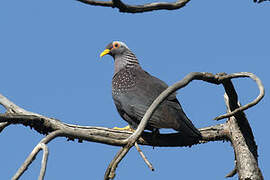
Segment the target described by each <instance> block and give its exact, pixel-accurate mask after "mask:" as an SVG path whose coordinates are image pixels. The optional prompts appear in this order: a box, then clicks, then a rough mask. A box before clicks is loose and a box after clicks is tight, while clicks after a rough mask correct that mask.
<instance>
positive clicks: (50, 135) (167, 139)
mask: <svg viewBox="0 0 270 180" xmlns="http://www.w3.org/2000/svg"><path fill="white" fill-rule="evenodd" d="M239 77H249V78H252V79H253V80H255V82H256V83H257V86H258V87H259V90H260V94H259V96H258V97H257V98H256V99H255V100H254V101H252V102H251V103H249V104H247V105H244V106H242V107H241V106H239V105H237V106H236V105H235V102H238V98H237V94H236V92H235V90H234V87H233V85H232V83H231V81H230V80H231V79H232V78H239ZM193 80H202V81H205V82H208V83H212V84H217V85H218V84H223V86H224V88H225V92H226V94H227V95H228V97H229V105H230V106H229V107H230V111H228V113H227V114H226V115H225V116H224V115H223V116H222V118H224V117H230V119H229V120H228V122H226V123H223V124H219V125H215V126H211V127H205V128H201V129H199V130H200V132H201V134H202V139H201V140H200V141H198V140H197V139H196V140H195V139H188V138H186V137H183V136H182V134H181V133H171V134H157V135H154V137H153V134H152V133H148V132H144V128H145V126H146V124H147V121H148V119H149V118H151V115H152V114H153V113H154V111H155V109H156V108H157V107H158V105H159V104H160V103H162V101H163V100H165V99H166V98H167V97H168V96H169V95H170V94H171V93H173V92H175V91H176V90H178V89H180V88H183V87H185V86H186V85H188V84H189V83H190V82H191V81H193ZM263 96H264V87H263V84H262V83H261V81H260V80H259V78H257V77H256V76H255V75H254V74H252V73H244V72H242V73H234V74H229V75H226V74H224V73H223V74H217V75H213V74H211V73H200V72H195V73H190V74H188V75H187V76H186V77H185V78H184V79H182V80H181V81H179V82H177V83H175V84H174V85H172V86H170V87H168V88H167V89H166V90H165V91H164V92H163V93H161V95H160V96H159V97H158V98H157V99H156V100H155V101H154V102H153V104H152V105H151V106H150V108H149V109H148V110H147V112H146V114H145V115H144V117H143V119H142V120H141V123H140V124H139V126H138V128H137V129H136V131H135V132H134V133H131V132H128V131H119V130H114V129H109V128H103V127H92V126H78V125H72V124H66V123H63V122H61V121H59V120H57V119H53V118H48V117H45V116H42V115H40V114H36V113H32V112H29V111H26V110H24V109H22V108H21V107H18V106H17V105H15V104H14V103H12V102H11V101H10V100H8V99H7V98H5V97H4V96H2V95H0V104H2V105H3V106H4V107H5V108H6V113H4V114H0V123H1V124H3V123H6V124H22V125H25V126H30V127H31V128H33V129H34V130H36V131H37V132H39V133H41V134H45V135H46V137H45V138H44V139H42V140H41V141H40V143H39V144H38V145H37V146H36V147H35V148H34V149H33V151H32V153H31V154H30V155H29V156H28V158H27V159H26V161H25V162H24V163H23V165H22V166H21V168H20V169H19V170H18V172H17V173H16V174H15V175H14V177H13V179H18V178H19V177H20V176H21V175H22V174H23V172H24V171H25V170H26V169H27V167H28V166H29V165H30V164H31V162H32V161H33V160H34V157H35V156H36V154H37V153H38V152H39V151H40V150H41V149H42V150H43V151H44V155H43V160H42V167H41V171H40V176H39V179H43V177H44V174H45V171H46V164H47V157H48V148H47V145H46V144H47V143H49V142H50V141H51V140H53V139H54V138H56V137H66V138H68V139H70V140H75V139H78V140H79V141H83V140H85V141H91V142H99V143H104V144H109V145H114V146H122V147H121V148H120V151H119V152H118V153H117V154H116V156H115V157H114V159H113V160H112V161H111V163H110V164H109V166H108V168H107V170H106V173H105V176H104V179H112V178H113V177H114V176H115V170H116V168H117V165H118V164H119V163H120V162H121V160H122V159H123V158H124V156H125V155H126V154H127V153H128V151H129V150H130V148H132V147H133V146H134V145H135V143H138V144H141V145H149V146H161V147H162V146H171V147H174V146H178V147H182V146H192V145H194V144H199V143H206V142H209V141H219V140H223V141H224V140H225V141H231V143H232V145H233V147H234V150H235V157H236V165H237V166H236V168H237V173H238V174H239V177H241V178H242V177H243V178H245V177H249V176H247V175H246V174H245V172H248V171H249V172H250V171H252V172H253V171H254V172H255V171H256V173H257V174H256V175H258V176H260V177H261V178H259V179H262V174H261V172H260V169H259V167H258V163H257V146H256V143H255V140H254V137H253V134H252V131H251V128H250V126H249V124H248V121H247V119H244V120H243V118H242V117H245V116H244V112H243V110H245V109H248V108H250V107H252V106H254V105H255V104H257V103H258V102H259V101H260V100H261V99H262V98H263ZM231 101H232V102H231ZM239 117H240V119H239ZM219 118H220V116H219ZM241 118H242V119H241ZM231 119H236V120H231ZM237 128H238V129H240V130H241V131H237ZM246 128H247V129H246ZM236 132H237V133H239V134H242V136H243V138H240V139H241V141H240V142H239V138H238V139H237V138H235V136H237V135H238V134H235V133H236ZM247 137H249V138H247ZM247 139H248V140H247ZM239 144H243V148H240V150H239V149H238V147H242V146H239ZM242 149H243V150H245V153H247V152H250V153H251V155H252V156H253V157H254V159H252V158H248V159H245V160H243V158H245V157H244V155H242V154H241V152H242V151H241V150H242ZM250 157H251V156H250ZM242 161H243V162H245V164H248V165H249V166H248V167H245V168H247V169H248V170H246V169H245V168H243V167H242V166H241V164H242V163H240V162H242ZM250 165H252V168H251V169H250Z"/></svg>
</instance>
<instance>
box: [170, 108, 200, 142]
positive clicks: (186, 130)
mask: <svg viewBox="0 0 270 180" xmlns="http://www.w3.org/2000/svg"><path fill="white" fill-rule="evenodd" d="M175 130H177V131H179V132H180V133H182V134H183V135H184V136H188V137H190V138H193V139H201V138H202V135H201V133H200V131H199V130H198V129H197V128H196V127H195V126H194V125H193V123H192V122H191V120H189V119H188V117H187V116H186V115H185V114H184V113H183V114H182V117H181V120H180V124H179V126H178V127H177V128H175Z"/></svg>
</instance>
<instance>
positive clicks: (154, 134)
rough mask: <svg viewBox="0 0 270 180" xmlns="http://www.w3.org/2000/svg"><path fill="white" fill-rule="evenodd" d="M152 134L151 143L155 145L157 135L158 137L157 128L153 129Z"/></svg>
mask: <svg viewBox="0 0 270 180" xmlns="http://www.w3.org/2000/svg"><path fill="white" fill-rule="evenodd" d="M152 134H153V142H154V144H155V143H156V139H157V135H159V129H158V128H154V129H153V130H152ZM154 148H155V146H153V149H154Z"/></svg>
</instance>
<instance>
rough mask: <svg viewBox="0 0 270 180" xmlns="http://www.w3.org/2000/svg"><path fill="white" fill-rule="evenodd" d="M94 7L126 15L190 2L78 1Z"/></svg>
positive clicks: (170, 8) (179, 6)
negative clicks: (109, 9)
mask: <svg viewBox="0 0 270 180" xmlns="http://www.w3.org/2000/svg"><path fill="white" fill-rule="evenodd" d="M77 1H80V2H82V3H84V4H88V5H92V6H103V7H112V8H117V9H119V12H125V13H143V12H149V11H155V10H176V9H181V8H182V7H184V6H185V5H186V4H187V3H188V2H189V1H190V0H177V1H175V2H153V3H148V4H143V5H129V4H125V3H123V2H122V1H121V0H111V1H98V0H77ZM265 1H269V0H253V2H254V3H262V2H265Z"/></svg>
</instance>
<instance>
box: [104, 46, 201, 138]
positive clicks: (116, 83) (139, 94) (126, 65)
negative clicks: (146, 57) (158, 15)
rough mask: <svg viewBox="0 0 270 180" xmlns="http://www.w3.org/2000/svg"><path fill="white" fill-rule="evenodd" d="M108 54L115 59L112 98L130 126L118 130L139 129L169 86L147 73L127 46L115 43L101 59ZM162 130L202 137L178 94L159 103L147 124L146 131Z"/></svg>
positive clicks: (107, 48)
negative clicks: (153, 105) (166, 129)
mask: <svg viewBox="0 0 270 180" xmlns="http://www.w3.org/2000/svg"><path fill="white" fill-rule="evenodd" d="M106 54H109V55H111V56H112V57H113V58H114V75H113V79H112V97H113V100H114V103H115V105H116V108H117V110H118V112H119V114H120V116H121V117H122V118H123V119H124V120H125V121H127V122H128V124H129V126H127V127H125V128H118V129H130V127H131V128H132V129H136V128H137V126H138V125H139V123H140V121H141V119H142V118H143V116H144V114H145V112H146V111H147V109H148V108H149V107H150V105H151V104H152V102H153V101H154V100H155V99H156V98H157V97H158V96H159V95H160V94H161V93H162V92H163V91H164V90H165V89H166V88H167V87H168V85H167V84H166V83H164V82H163V81H161V80H160V79H158V78H156V77H154V76H151V75H150V74H149V73H147V72H146V71H144V70H143V69H142V68H141V66H140V64H139V62H138V59H137V58H136V56H135V54H134V53H133V52H132V51H131V50H130V49H129V48H128V47H127V45H126V44H125V43H123V42H120V41H113V42H112V43H110V44H108V45H107V46H106V49H105V50H104V51H103V52H102V53H101V54H100V57H103V56H104V55H106ZM160 128H172V129H174V130H176V131H179V132H180V133H182V134H183V135H184V136H188V137H192V138H200V137H201V134H200V132H199V131H198V130H197V129H196V128H195V126H194V125H193V124H192V122H191V121H190V120H189V119H188V117H187V116H186V114H185V113H184V111H183V109H182V107H181V105H180V103H179V102H178V100H177V99H176V94H175V93H174V94H172V95H170V96H169V97H168V98H167V99H166V100H164V101H163V102H162V103H161V104H160V106H159V107H158V108H157V109H156V111H155V112H154V114H153V115H152V117H151V118H150V119H149V120H148V123H147V125H146V129H148V130H151V131H157V130H158V129H160Z"/></svg>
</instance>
